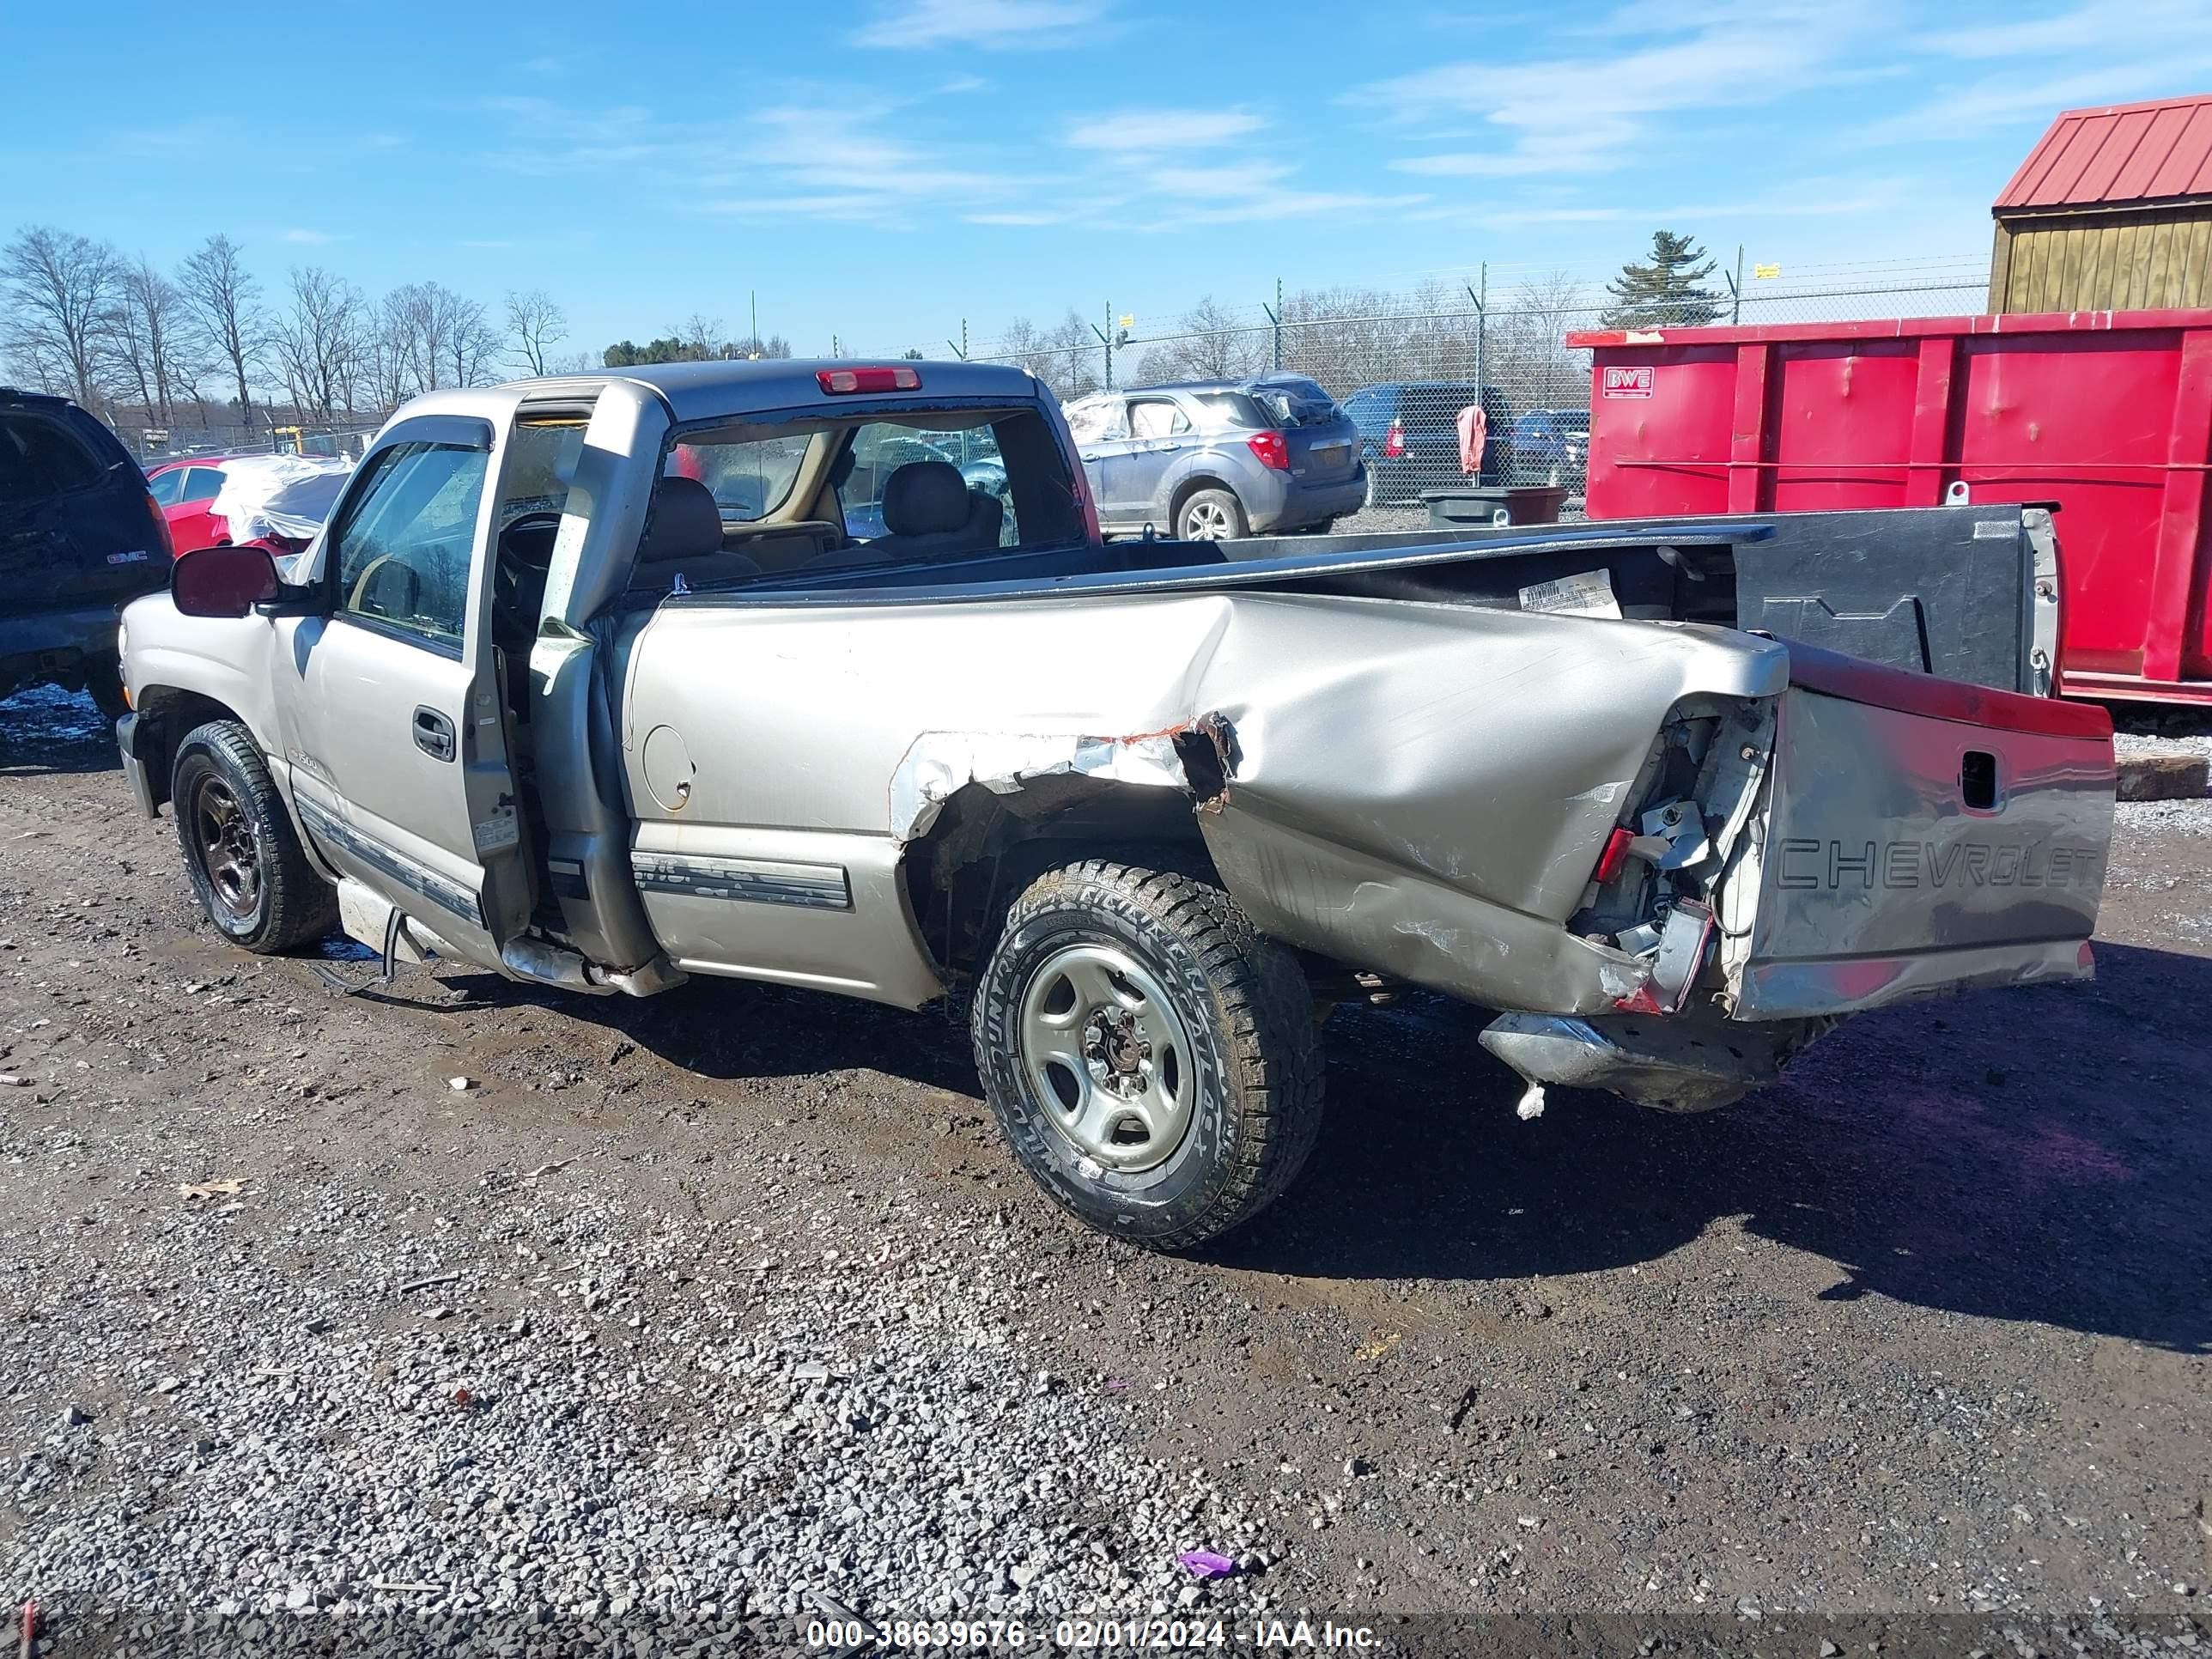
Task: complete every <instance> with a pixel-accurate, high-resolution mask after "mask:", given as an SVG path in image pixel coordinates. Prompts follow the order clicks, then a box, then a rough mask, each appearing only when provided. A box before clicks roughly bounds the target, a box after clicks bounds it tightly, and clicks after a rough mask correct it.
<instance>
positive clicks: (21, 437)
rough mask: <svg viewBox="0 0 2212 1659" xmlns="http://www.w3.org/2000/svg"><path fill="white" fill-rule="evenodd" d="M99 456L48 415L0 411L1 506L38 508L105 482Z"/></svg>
mask: <svg viewBox="0 0 2212 1659" xmlns="http://www.w3.org/2000/svg"><path fill="white" fill-rule="evenodd" d="M103 471H104V469H103V468H102V467H101V466H100V461H99V459H98V458H97V457H95V456H94V454H93V453H92V452H91V451H90V450H89V449H87V448H86V447H84V445H83V444H82V443H81V442H80V441H78V440H77V439H76V436H75V435H73V434H71V433H70V432H69V431H68V430H67V429H66V428H64V427H62V426H61V425H60V424H59V423H58V422H54V421H50V420H48V419H47V418H46V416H43V415H32V414H27V413H24V412H21V411H16V410H9V411H6V412H0V507H34V506H36V505H38V504H39V503H40V502H41V501H50V500H52V498H53V497H54V496H56V495H67V494H69V492H70V491H71V490H73V489H89V488H90V487H91V486H92V485H94V484H96V483H99V482H100V477H101V476H102V473H103Z"/></svg>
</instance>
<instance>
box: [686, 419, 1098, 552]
mask: <svg viewBox="0 0 2212 1659" xmlns="http://www.w3.org/2000/svg"><path fill="white" fill-rule="evenodd" d="M1116 401H1117V402H1118V400H1116ZM917 469H926V470H927V473H928V474H931V475H933V477H915V478H914V479H912V480H910V481H909V483H908V484H907V485H906V486H902V487H900V486H895V483H894V481H895V480H896V479H897V478H898V477H899V475H900V474H901V473H902V472H909V471H915V470H917ZM665 471H667V472H669V473H671V474H680V475H681V476H684V477H691V478H696V479H697V480H699V481H700V482H701V483H705V484H706V485H707V486H708V489H710V490H711V491H712V492H713V493H714V498H715V502H716V505H717V506H718V507H720V509H721V518H722V528H723V532H724V539H723V550H724V551H725V552H732V553H739V554H744V555H746V556H748V557H752V558H755V559H756V560H757V562H758V564H759V565H760V567H761V570H760V574H763V575H767V576H771V577H785V576H791V575H795V574H799V573H800V572H802V571H804V570H805V569H806V568H809V567H810V566H814V567H817V568H822V569H823V570H824V571H833V570H844V569H852V568H859V567H862V566H868V565H875V564H882V565H885V566H900V565H909V564H935V563H945V562H956V561H957V560H960V559H964V558H973V557H978V556H984V555H987V554H990V553H994V552H998V551H1000V550H1041V549H1043V548H1047V547H1054V548H1057V547H1065V546H1068V545H1070V544H1075V543H1079V542H1082V541H1083V540H1085V537H1086V535H1087V531H1086V528H1085V522H1084V519H1083V514H1082V508H1081V504H1080V503H1081V497H1080V494H1079V491H1078V489H1076V487H1075V483H1074V480H1073V476H1072V474H1071V473H1070V471H1069V469H1068V462H1067V457H1066V453H1065V452H1064V450H1063V448H1062V446H1061V444H1060V440H1059V438H1058V436H1057V435H1056V434H1055V432H1054V428H1052V426H1051V425H1050V424H1049V423H1048V422H1047V421H1046V420H1045V418H1044V416H1042V413H1041V412H1040V411H1039V410H1036V408H1035V407H1033V406H1032V407H1026V408H1014V409H1009V408H1006V407H1005V406H1003V405H999V406H994V407H981V408H966V409H963V408H957V407H956V408H945V409H938V410H899V411H898V412H897V413H896V415H893V414H890V413H885V414H884V415H880V416H876V417H874V418H871V417H869V416H867V415H866V414H864V413H863V412H861V411H860V410H854V411H853V412H852V414H851V415H849V416H844V417H842V418H822V417H815V416H793V417H775V418H771V419H767V420H735V421H732V422H729V423H727V424H726V425H721V426H714V425H712V424H709V423H705V422H702V423H699V424H697V425H695V426H693V427H691V428H686V429H685V430H684V431H682V432H679V433H678V435H677V438H676V441H675V442H674V443H673V444H672V445H671V447H670V452H669V459H668V461H667V463H666V465H665ZM886 501H890V512H889V513H886V511H885V503H886ZM810 541H811V543H812V544H813V546H812V551H811V552H808V551H805V547H806V544H808V543H809V542H810ZM878 543H881V544H882V545H881V548H880V550H876V549H875V547H874V544H878Z"/></svg>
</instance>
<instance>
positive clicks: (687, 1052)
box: [363, 975, 978, 1096]
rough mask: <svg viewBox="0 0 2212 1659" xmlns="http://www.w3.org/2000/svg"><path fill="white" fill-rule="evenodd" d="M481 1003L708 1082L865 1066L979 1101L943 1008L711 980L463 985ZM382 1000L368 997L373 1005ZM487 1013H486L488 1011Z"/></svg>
mask: <svg viewBox="0 0 2212 1659" xmlns="http://www.w3.org/2000/svg"><path fill="white" fill-rule="evenodd" d="M449 982H450V983H451V984H453V985H455V986H459V987H466V988H467V989H468V991H469V993H470V994H471V997H472V998H480V999H482V1000H483V1002H486V1003H498V1004H501V1005H503V1006H542V1007H544V1008H546V1009H548V1010H550V1011H552V1012H558V1013H562V1014H568V1015H571V1016H573V1017H574V1018H577V1019H580V1020H583V1021H586V1022H587V1023H588V1024H595V1025H601V1026H605V1028H606V1029H607V1030H610V1031H612V1032H615V1033H617V1035H619V1036H623V1037H627V1038H628V1039H629V1041H630V1042H635V1043H636V1044H637V1045H638V1047H639V1048H644V1049H647V1050H649V1051H650V1052H651V1053H653V1054H658V1055H659V1056H660V1058H661V1059H663V1060H666V1061H668V1062H669V1064H671V1065H672V1066H682V1067H684V1069H685V1070H686V1071H690V1072H696V1073H698V1074H699V1075H700V1076H702V1077H704V1078H710V1079H715V1080H718V1081H724V1082H726V1081H728V1080H730V1079H733V1078H756V1077H757V1078H769V1077H805V1076H808V1075H810V1074H811V1073H817V1072H838V1071H846V1070H850V1069H852V1068H854V1067H860V1066H865V1067H866V1068H867V1069H869V1070H871V1071H878V1072H883V1073H887V1074H889V1075H890V1076H893V1077H903V1078H908V1079H912V1080H913V1081H915V1082H916V1083H921V1084H927V1085H929V1086H930V1087H932V1088H936V1089H949V1090H951V1091H954V1092H956V1093H958V1094H964V1095H969V1096H975V1094H977V1092H978V1091H977V1087H976V1083H975V1061H974V1060H972V1059H971V1058H970V1056H969V1049H968V1028H967V1027H966V1026H965V1025H964V1024H955V1023H953V1022H952V1021H951V1020H949V1019H947V1018H946V1017H945V1013H944V1011H943V1010H942V1009H935V1010H925V1011H923V1012H920V1013H906V1012H902V1011H900V1010H898V1009H896V1008H885V1007H881V1006H878V1005H876V1004H874V1003H867V1002H858V1001H854V1000H852V999H850V998H847V997H837V996H830V995H828V994H822V993H816V992H806V991H789V990H785V989H783V988H782V987H779V986H773V985H756V984H750V983H747V982H746V981H742V980H731V979H721V980H718V979H714V978H712V977H710V976H708V975H699V976H697V977H696V978H694V979H693V980H692V981H691V982H690V984H688V985H684V986H680V987H678V988H677V989H675V990H673V991H669V992H665V993H664V994H661V995H659V996H657V997H646V998H643V999H638V998H633V997H623V996H614V997H588V996H571V995H568V994H563V993H560V992H551V991H549V992H544V993H542V994H541V993H539V992H538V991H535V990H533V989H532V988H531V987H525V986H518V985H514V984H512V983H510V982H509V981H505V980H501V979H496V978H494V977H492V976H491V975H481V976H474V975H471V976H468V977H456V978H454V979H453V980H452V981H449ZM363 995H364V999H365V1000H366V999H368V998H370V997H373V996H374V993H364V994H363ZM479 1006H481V1005H479Z"/></svg>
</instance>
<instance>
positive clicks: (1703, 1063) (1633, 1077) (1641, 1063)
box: [1481, 1014, 1822, 1119]
mask: <svg viewBox="0 0 2212 1659" xmlns="http://www.w3.org/2000/svg"><path fill="white" fill-rule="evenodd" d="M1821 1029H1822V1027H1821V1025H1820V1023H1819V1022H1817V1021H1787V1020H1778V1021H1774V1022H1771V1023H1770V1024H1765V1025H1762V1026H1753V1027H1745V1026H1741V1025H1736V1024H1723V1023H1721V1022H1717V1021H1705V1020H1699V1019H1695V1018H1681V1019H1668V1020H1661V1019H1638V1018H1623V1017H1620V1016H1613V1017H1608V1018H1595V1019H1569V1018H1560V1017H1559V1016H1557V1015H1553V1014H1502V1015H1500V1016H1499V1017H1498V1018H1497V1019H1496V1020H1494V1021H1492V1023H1491V1024H1489V1025H1488V1026H1487V1027H1486V1028H1485V1029H1484V1030H1483V1033H1482V1037H1481V1042H1482V1046H1483V1047H1484V1048H1487V1049H1489V1050H1490V1052H1491V1053H1492V1054H1496V1055H1497V1056H1498V1058H1499V1059H1500V1060H1504V1062H1505V1063H1506V1064H1507V1065H1509V1066H1511V1067H1513V1069H1514V1070H1515V1071H1516V1072H1518V1073H1521V1075H1522V1077H1523V1078H1524V1079H1527V1080H1528V1091H1527V1092H1526V1093H1525V1094H1523V1095H1522V1108H1521V1111H1520V1115H1521V1116H1522V1118H1523V1119H1526V1118H1529V1117H1533V1116H1534V1115H1536V1113H1537V1112H1541V1110H1542V1109H1543V1098H1544V1097H1543V1085H1546V1084H1554V1085H1559V1087H1561V1088H1566V1089H1605V1090H1610V1091H1612V1092H1613V1093H1615V1094H1618V1095H1622V1096H1625V1097H1627V1098H1628V1099H1630V1100H1632V1101H1634V1102H1635V1103H1637V1104H1638V1105H1639V1106H1650V1107H1656V1108H1657V1109H1659V1110H1661V1111H1668V1112H1705V1111H1711V1109H1713V1108H1714V1107H1716V1106H1725V1105H1727V1104H1728V1103H1729V1102H1730V1101H1734V1100H1740V1099H1741V1098H1742V1097H1744V1096H1745V1095H1747V1094H1748V1093H1750V1092H1751V1091H1753V1089H1756V1088H1759V1087H1760V1086H1761V1085H1765V1084H1768V1083H1771V1082H1772V1081H1774V1079H1776V1078H1777V1077H1778V1076H1780V1075H1781V1072H1782V1062H1783V1061H1784V1060H1786V1059H1788V1058H1789V1057H1790V1054H1794V1053H1795V1052H1796V1050H1797V1049H1799V1048H1802V1047H1803V1046H1804V1045H1805V1044H1806V1043H1807V1042H1810V1041H1811V1040H1812V1039H1813V1037H1814V1036H1817V1035H1818V1033H1819V1031H1820V1030H1821ZM1532 1100H1533V1101H1534V1103H1535V1107H1536V1111H1535V1112H1531V1111H1529V1110H1528V1109H1527V1108H1528V1104H1529V1103H1530V1102H1531V1101H1532Z"/></svg>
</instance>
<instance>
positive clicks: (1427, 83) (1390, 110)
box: [1345, 0, 1880, 178]
mask: <svg viewBox="0 0 2212 1659" xmlns="http://www.w3.org/2000/svg"><path fill="white" fill-rule="evenodd" d="M1878 21H1880V8H1878V7H1877V8H1865V7H1840V6H1832V5H1828V4H1825V3H1808V0H1795V3H1776V4H1770V5H1745V4H1736V3H1731V0H1721V3H1717V4H1711V5H1706V6H1703V7H1699V6H1695V5H1682V6H1660V5H1651V4H1638V5H1633V6H1630V7H1625V8H1623V9H1621V10H1620V11H1619V12H1616V13H1615V14H1614V15H1613V17H1612V18H1610V19H1608V20H1607V29H1606V37H1607V39H1608V40H1610V41H1611V42H1613V49H1612V50H1609V51H1608V52H1606V53H1605V54H1604V55H1602V56H1597V55H1591V56H1585V57H1572V58H1551V59H1547V60H1541V61H1538V62H1534V63H1527V64H1501V63H1500V62H1499V61H1498V59H1497V58H1466V59H1462V60H1458V61H1455V62H1451V63H1445V64H1435V65H1433V66H1431V67H1430V68H1428V69H1424V70H1415V71H1413V73H1411V74H1407V75H1401V76H1393V77H1392V78H1390V79H1389V80H1385V81H1378V82H1370V83H1369V84H1367V85H1365V86H1363V87H1358V88H1354V89H1353V90H1352V92H1351V93H1349V94H1346V98H1345V101H1346V103H1348V104H1351V105H1352V106H1355V107H1362V108H1367V109H1371V110H1375V111H1377V112H1380V114H1381V116H1382V118H1383V120H1384V121H1385V122H1386V123H1387V124H1388V125H1393V126H1398V127H1410V128H1413V129H1415V130H1419V129H1422V128H1427V129H1429V130H1430V131H1431V135H1432V137H1435V138H1436V139H1437V140H1443V139H1445V138H1447V137H1456V138H1459V139H1462V140H1463V139H1464V138H1466V137H1470V136H1478V137H1486V138H1491V139H1493V140H1494V141H1495V142H1494V143H1492V144H1489V145H1485V146H1484V147H1482V148H1480V149H1468V148H1466V147H1465V146H1464V144H1463V143H1462V145H1460V146H1458V147H1456V148H1455V149H1451V150H1449V151H1439V152H1437V153H1434V154H1430V155H1408V156H1401V157H1400V158H1399V159H1398V160H1396V161H1394V162H1393V163H1392V164H1391V165H1392V166H1393V167H1395V168H1396V169H1397V170H1399V171H1401V172H1406V173H1417V174H1425V175H1427V176H1430V177H1445V178H1449V177H1462V178H1480V177H1488V178H1531V177H1540V176H1543V175H1547V174H1571V173H1594V172H1599V171H1602V170H1605V169H1607V168H1611V167H1619V166H1621V165H1624V164H1626V162H1628V161H1632V160H1634V159H1637V158H1638V156H1642V155H1648V154H1649V153H1650V146H1651V144H1652V143H1654V142H1655V140H1656V138H1657V137H1659V136H1660V133H1661V131H1662V126H1663V125H1665V124H1662V123H1661V122H1660V121H1659V120H1657V119H1656V118H1659V117H1662V116H1679V115H1684V114H1688V113H1692V112H1700V111H1712V110H1720V109H1725V108H1730V107H1744V106H1755V105H1759V104H1765V103H1771V102H1772V101H1774V100H1778V99H1782V98H1785V97H1788V96H1790V95H1791V94H1795V93H1798V92H1802V91H1803V90H1804V89H1806V88H1809V87H1813V86H1815V85H1819V84H1821V83H1823V82H1826V81H1828V80H1830V79H1832V78H1833V77H1834V76H1837V75H1838V74H1842V73H1844V72H1846V71H1845V69H1844V58H1845V56H1846V54H1847V53H1848V52H1849V51H1850V49H1851V48H1852V47H1853V46H1855V45H1857V43H1858V42H1859V41H1860V40H1863V39H1864V38H1866V36H1867V34H1868V32H1869V30H1870V29H1871V28H1872V27H1874V26H1875V24H1876V23H1877V22H1878ZM1638 37H1642V38H1644V41H1645V44H1644V45H1642V46H1636V47H1633V48H1632V49H1626V50H1623V49H1621V43H1623V42H1626V41H1630V40H1636V39H1638ZM1470 118H1471V119H1472V120H1473V121H1474V123H1475V124H1476V125H1474V127H1473V129H1472V130H1470V129H1469V128H1468V125H1467V124H1468V121H1469V120H1470Z"/></svg>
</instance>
